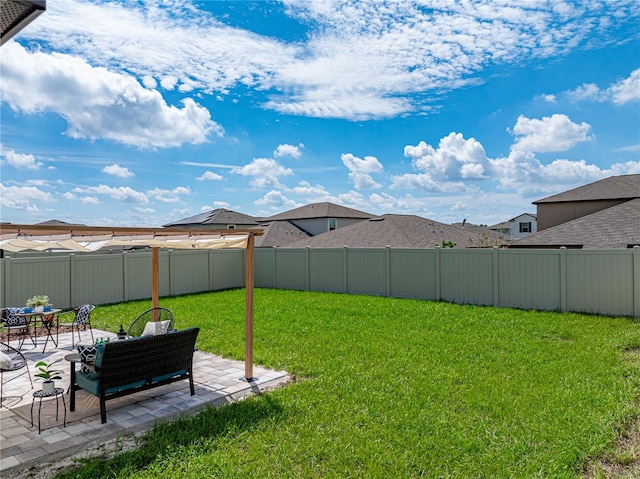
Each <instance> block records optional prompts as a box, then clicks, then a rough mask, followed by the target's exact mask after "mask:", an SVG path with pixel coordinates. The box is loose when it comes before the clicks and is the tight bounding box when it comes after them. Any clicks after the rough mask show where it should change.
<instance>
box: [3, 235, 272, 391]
mask: <svg viewBox="0 0 640 479" xmlns="http://www.w3.org/2000/svg"><path fill="white" fill-rule="evenodd" d="M262 233H263V231H262V230H261V229H244V230H241V229H229V230H212V229H192V228H173V227H171V228H127V227H107V226H83V225H78V226H75V225H74V226H68V225H67V226H49V225H20V224H11V223H7V224H0V249H3V250H6V251H12V252H19V251H25V250H36V251H46V250H50V249H63V250H68V251H80V252H94V251H98V250H99V249H100V248H105V247H109V246H143V247H151V251H152V254H151V258H152V260H151V261H152V275H151V278H152V280H151V283H152V284H151V299H152V304H153V307H157V306H158V305H159V299H160V286H159V285H160V281H159V250H160V248H171V249H190V250H195V249H222V248H244V249H246V266H245V287H246V293H245V303H246V307H245V358H244V361H245V367H244V369H245V377H244V379H246V380H247V381H252V380H253V379H254V377H253V309H254V308H253V288H254V278H255V274H254V237H255V236H261V235H262Z"/></svg>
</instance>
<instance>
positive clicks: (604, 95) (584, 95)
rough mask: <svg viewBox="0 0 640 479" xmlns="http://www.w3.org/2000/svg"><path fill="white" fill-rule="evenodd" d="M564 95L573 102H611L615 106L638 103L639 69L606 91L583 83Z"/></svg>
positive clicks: (639, 93) (639, 97)
mask: <svg viewBox="0 0 640 479" xmlns="http://www.w3.org/2000/svg"><path fill="white" fill-rule="evenodd" d="M566 94H567V96H568V97H569V99H571V100H573V101H583V100H586V101H596V102H611V103H614V104H616V105H624V104H626V103H631V102H636V101H640V68H638V69H636V70H634V71H632V72H631V74H630V75H629V76H628V77H627V78H625V79H624V80H620V81H619V82H616V83H614V84H612V85H610V86H609V88H607V89H606V90H602V89H600V87H598V85H596V84H594V83H584V84H582V85H580V86H579V87H578V88H576V89H575V90H570V91H567V92H566Z"/></svg>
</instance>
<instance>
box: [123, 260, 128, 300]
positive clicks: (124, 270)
mask: <svg viewBox="0 0 640 479" xmlns="http://www.w3.org/2000/svg"><path fill="white" fill-rule="evenodd" d="M127 276H129V255H128V254H127V252H126V251H123V252H122V298H123V301H129V296H128V295H127V290H128V288H127Z"/></svg>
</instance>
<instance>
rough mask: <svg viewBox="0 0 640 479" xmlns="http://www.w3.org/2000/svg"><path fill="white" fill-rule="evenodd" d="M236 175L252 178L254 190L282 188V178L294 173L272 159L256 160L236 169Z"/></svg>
mask: <svg viewBox="0 0 640 479" xmlns="http://www.w3.org/2000/svg"><path fill="white" fill-rule="evenodd" d="M231 171H233V172H234V173H237V174H239V175H243V176H249V177H251V181H250V184H251V186H253V187H254V188H257V189H262V188H267V187H269V186H272V187H275V188H280V187H281V185H280V181H279V179H278V178H279V177H280V176H288V175H292V174H293V171H292V170H291V169H289V168H285V167H284V166H282V165H281V164H280V163H278V162H277V161H275V160H273V159H272V158H255V159H254V160H253V161H252V162H251V163H249V164H247V165H245V166H242V167H237V168H234V169H233V170H231Z"/></svg>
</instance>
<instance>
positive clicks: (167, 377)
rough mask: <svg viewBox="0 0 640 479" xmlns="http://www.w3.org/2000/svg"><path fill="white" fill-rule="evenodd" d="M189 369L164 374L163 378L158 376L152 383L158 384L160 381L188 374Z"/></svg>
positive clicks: (152, 379)
mask: <svg viewBox="0 0 640 479" xmlns="http://www.w3.org/2000/svg"><path fill="white" fill-rule="evenodd" d="M187 371H188V369H181V370H180V371H176V372H175V373H170V374H163V375H162V376H156V377H154V378H151V382H152V383H157V382H158V381H164V380H165V379H170V378H172V377H174V376H180V375H181V374H186V372H187Z"/></svg>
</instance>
